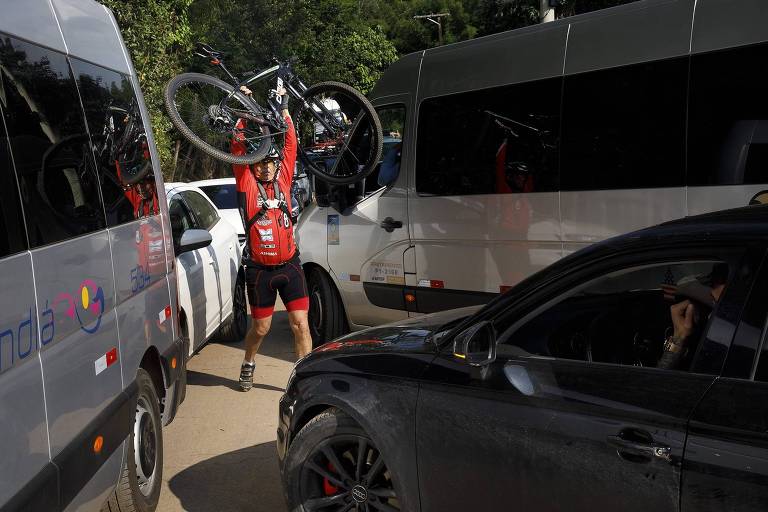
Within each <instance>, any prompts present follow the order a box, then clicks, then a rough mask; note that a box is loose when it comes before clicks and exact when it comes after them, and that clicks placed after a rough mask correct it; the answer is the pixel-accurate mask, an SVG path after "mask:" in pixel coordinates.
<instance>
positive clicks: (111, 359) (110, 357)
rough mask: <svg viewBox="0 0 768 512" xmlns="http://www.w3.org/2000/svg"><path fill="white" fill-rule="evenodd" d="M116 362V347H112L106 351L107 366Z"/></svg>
mask: <svg viewBox="0 0 768 512" xmlns="http://www.w3.org/2000/svg"><path fill="white" fill-rule="evenodd" d="M116 362H117V349H116V348H113V349H112V350H110V351H109V352H107V367H110V366H112V365H113V364H115V363H116Z"/></svg>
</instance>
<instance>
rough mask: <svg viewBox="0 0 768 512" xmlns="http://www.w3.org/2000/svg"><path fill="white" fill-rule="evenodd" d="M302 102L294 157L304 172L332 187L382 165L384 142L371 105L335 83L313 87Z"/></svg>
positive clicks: (356, 94)
mask: <svg viewBox="0 0 768 512" xmlns="http://www.w3.org/2000/svg"><path fill="white" fill-rule="evenodd" d="M303 100H304V101H303V104H302V105H301V107H300V109H299V111H298V114H297V116H296V117H297V119H296V123H295V125H296V132H297V135H298V137H299V156H300V158H301V159H302V161H303V162H304V164H305V165H306V167H307V169H308V170H309V171H310V172H312V173H313V174H314V175H315V176H317V177H318V178H320V179H322V180H323V181H326V182H328V183H331V184H334V185H348V184H351V183H355V182H358V181H361V180H362V179H364V178H365V177H366V176H368V175H369V174H370V173H371V172H372V171H373V170H374V169H375V168H376V166H377V165H378V164H379V161H380V160H381V151H382V143H383V139H384V136H383V134H382V129H381V121H380V120H379V117H378V115H377V114H376V110H375V109H374V108H373V106H372V105H371V103H370V102H369V101H368V100H367V99H366V98H365V96H363V95H362V94H361V93H360V92H358V91H357V90H356V89H354V88H353V87H350V86H349V85H346V84H343V83H340V82H321V83H318V84H315V85H313V86H311V87H309V88H308V89H307V90H306V92H305V93H304V95H303ZM313 111H314V112H313ZM328 128H331V129H330V130H329V129H328Z"/></svg>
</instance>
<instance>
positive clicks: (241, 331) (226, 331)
mask: <svg viewBox="0 0 768 512" xmlns="http://www.w3.org/2000/svg"><path fill="white" fill-rule="evenodd" d="M247 330H248V304H247V302H246V300H245V273H244V272H238V273H237V280H236V281H235V289H234V291H233V292H232V314H231V315H229V318H227V319H226V320H225V321H224V323H223V324H221V327H220V328H219V336H218V337H219V339H220V340H221V341H223V342H226V343H239V342H241V341H243V338H245V333H246V331H247Z"/></svg>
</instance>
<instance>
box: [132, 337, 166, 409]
mask: <svg viewBox="0 0 768 512" xmlns="http://www.w3.org/2000/svg"><path fill="white" fill-rule="evenodd" d="M139 368H141V369H143V370H144V371H145V372H147V373H148V374H149V377H150V378H151V379H152V384H153V385H154V386H155V392H156V393H157V398H158V399H159V401H160V403H159V404H158V405H159V406H160V414H161V415H162V414H163V411H164V409H165V398H166V382H168V378H167V376H166V375H165V372H164V371H163V365H162V363H161V362H160V353H159V352H158V351H157V348H156V347H149V348H148V349H147V351H146V352H144V357H142V358H141V363H140V364H139Z"/></svg>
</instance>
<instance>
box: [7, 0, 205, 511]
mask: <svg viewBox="0 0 768 512" xmlns="http://www.w3.org/2000/svg"><path fill="white" fill-rule="evenodd" d="M0 117H2V122H0V283H2V288H1V289H0V510H2V511H11V510H29V511H57V510H68V511H69V510H99V509H101V508H102V507H103V506H105V504H107V503H109V504H110V505H111V508H110V510H117V509H118V508H117V506H118V505H119V510H133V509H134V508H135V509H136V510H142V511H147V510H154V509H155V506H156V504H157V501H158V497H159V494H160V487H161V481H162V474H161V473H162V464H163V462H162V459H163V442H162V441H163V436H162V428H163V426H164V425H167V424H168V423H169V422H170V421H171V420H172V419H173V417H174V415H175V413H176V411H177V408H178V407H179V404H180V403H181V402H182V400H183V399H184V393H185V386H186V370H185V368H186V365H185V357H184V354H186V353H187V351H186V349H185V347H184V341H183V337H182V335H181V331H180V329H179V325H178V314H177V296H176V273H175V269H174V259H175V258H174V252H173V242H172V239H171V230H170V223H169V220H168V210H167V206H166V202H165V193H164V188H163V183H162V177H161V174H160V168H159V159H158V156H157V151H156V149H155V146H154V141H153V139H152V131H151V129H150V125H149V121H148V119H149V118H148V116H147V111H146V108H145V105H144V101H143V98H142V95H141V90H140V89H139V85H138V82H137V79H136V75H135V72H134V69H133V67H132V64H131V61H130V58H129V57H128V53H127V50H126V48H125V46H124V44H123V42H122V39H121V37H120V33H119V31H118V28H117V25H116V23H115V19H114V17H113V16H112V14H111V12H110V11H109V10H107V9H106V8H105V7H104V6H102V5H100V4H98V3H96V2H94V1H91V0H50V1H49V0H26V1H24V2H16V1H12V0H0ZM185 235H186V237H185V239H184V240H183V244H182V245H184V244H186V248H189V247H194V246H199V245H200V244H203V245H204V244H206V243H210V235H207V233H205V232H203V233H200V232H191V233H186V234H185ZM184 249H185V247H182V248H181V249H180V250H184ZM131 507H133V508H131Z"/></svg>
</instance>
